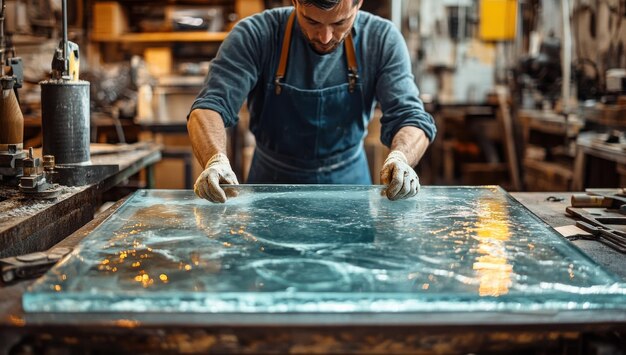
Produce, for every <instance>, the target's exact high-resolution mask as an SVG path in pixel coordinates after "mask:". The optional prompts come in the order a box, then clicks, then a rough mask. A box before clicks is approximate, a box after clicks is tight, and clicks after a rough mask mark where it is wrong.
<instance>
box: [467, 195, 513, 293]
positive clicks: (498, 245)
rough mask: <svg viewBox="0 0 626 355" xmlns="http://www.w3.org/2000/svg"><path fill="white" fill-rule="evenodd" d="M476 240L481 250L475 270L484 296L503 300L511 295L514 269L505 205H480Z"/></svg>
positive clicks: (487, 203) (499, 202)
mask: <svg viewBox="0 0 626 355" xmlns="http://www.w3.org/2000/svg"><path fill="white" fill-rule="evenodd" d="M477 213H478V221H477V223H476V239H477V240H478V250H477V254H478V256H477V257H476V262H474V265H473V269H474V270H476V273H477V274H478V278H479V279H480V286H479V289H478V293H479V294H480V295H481V296H500V295H504V294H506V293H507V292H508V291H509V286H511V274H512V272H513V266H512V265H511V264H510V263H509V262H508V256H507V250H506V242H507V241H508V240H509V238H510V232H509V225H508V220H509V218H508V217H509V213H508V209H507V208H506V205H505V204H504V203H503V201H497V200H490V199H484V200H481V201H479V202H478V211H477Z"/></svg>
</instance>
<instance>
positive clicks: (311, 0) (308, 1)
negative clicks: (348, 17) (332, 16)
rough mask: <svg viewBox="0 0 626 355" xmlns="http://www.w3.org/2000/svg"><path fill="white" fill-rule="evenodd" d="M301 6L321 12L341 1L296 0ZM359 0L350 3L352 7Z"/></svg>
mask: <svg viewBox="0 0 626 355" xmlns="http://www.w3.org/2000/svg"><path fill="white" fill-rule="evenodd" d="M297 1H298V2H299V3H300V4H301V5H304V6H309V5H313V6H315V7H318V8H320V9H322V10H330V9H332V8H333V7H335V6H337V5H339V3H340V2H341V1H342V0H297ZM359 1H360V0H354V1H352V5H353V6H354V5H357V4H358V3H359Z"/></svg>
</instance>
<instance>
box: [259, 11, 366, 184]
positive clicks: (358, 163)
mask: <svg viewBox="0 0 626 355" xmlns="http://www.w3.org/2000/svg"><path fill="white" fill-rule="evenodd" d="M294 20H295V11H294V12H292V13H291V15H290V17H289V21H288V22H287V27H286V30H285V34H284V37H283V43H282V49H281V56H280V63H279V65H278V69H277V70H276V74H275V79H274V81H273V82H270V83H268V84H267V88H266V93H265V103H264V105H263V106H264V109H263V112H262V114H261V116H260V120H259V123H258V129H256V130H255V131H256V134H255V138H256V144H257V146H256V149H255V152H254V157H253V159H252V166H251V167H250V174H249V177H248V181H247V182H248V183H252V184H255V183H256V184H265V183H267V184H272V183H273V184H361V185H369V184H371V183H372V181H371V178H370V174H369V168H368V164H367V159H366V156H365V151H364V149H363V137H364V133H365V123H364V121H363V118H362V117H363V106H364V104H363V98H362V84H361V83H360V82H359V80H358V66H357V61H356V55H355V50H354V43H353V40H352V35H351V34H349V35H348V36H347V37H346V39H345V41H344V42H345V43H344V45H345V53H346V59H347V65H348V73H349V75H348V78H347V83H344V84H341V85H337V86H332V87H327V88H321V89H316V90H305V89H301V88H297V87H294V86H292V85H289V84H286V83H283V82H282V80H283V79H284V76H285V72H286V68H287V61H288V57H289V47H290V44H291V34H292V30H293V27H294Z"/></svg>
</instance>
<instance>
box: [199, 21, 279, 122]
mask: <svg viewBox="0 0 626 355" xmlns="http://www.w3.org/2000/svg"><path fill="white" fill-rule="evenodd" d="M264 23H265V22H264V21H263V14H259V15H256V16H252V17H249V18H247V19H244V20H242V21H241V22H239V23H238V24H237V25H236V26H235V27H234V28H233V29H232V31H231V32H230V33H229V35H228V36H227V37H226V39H225V40H224V42H223V43H222V45H221V46H220V49H219V50H218V52H217V56H216V57H215V59H213V60H212V61H211V64H210V66H209V73H208V74H207V77H206V79H205V81H204V88H203V89H202V91H200V93H199V94H198V96H197V97H196V99H195V101H194V103H193V105H192V106H191V110H190V113H191V111H193V110H195V109H210V110H213V111H216V112H218V113H219V114H220V115H221V116H222V119H223V120H224V125H225V126H226V127H232V126H234V125H235V124H237V122H238V121H239V116H238V114H239V110H240V109H241V106H242V105H243V102H244V100H245V98H246V96H247V95H248V93H249V92H250V91H251V90H252V88H253V87H254V86H255V85H256V83H257V81H258V79H259V76H260V73H261V70H262V69H261V66H262V65H263V63H264V60H265V51H263V48H264V46H263V45H262V43H264V41H267V38H268V37H269V36H268V34H269V33H270V29H269V26H267V25H265V26H264ZM266 43H267V42H266ZM187 119H189V115H187Z"/></svg>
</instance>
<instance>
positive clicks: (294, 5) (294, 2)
mask: <svg viewBox="0 0 626 355" xmlns="http://www.w3.org/2000/svg"><path fill="white" fill-rule="evenodd" d="M361 1H363V0H361ZM291 4H292V5H293V7H296V0H291Z"/></svg>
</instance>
